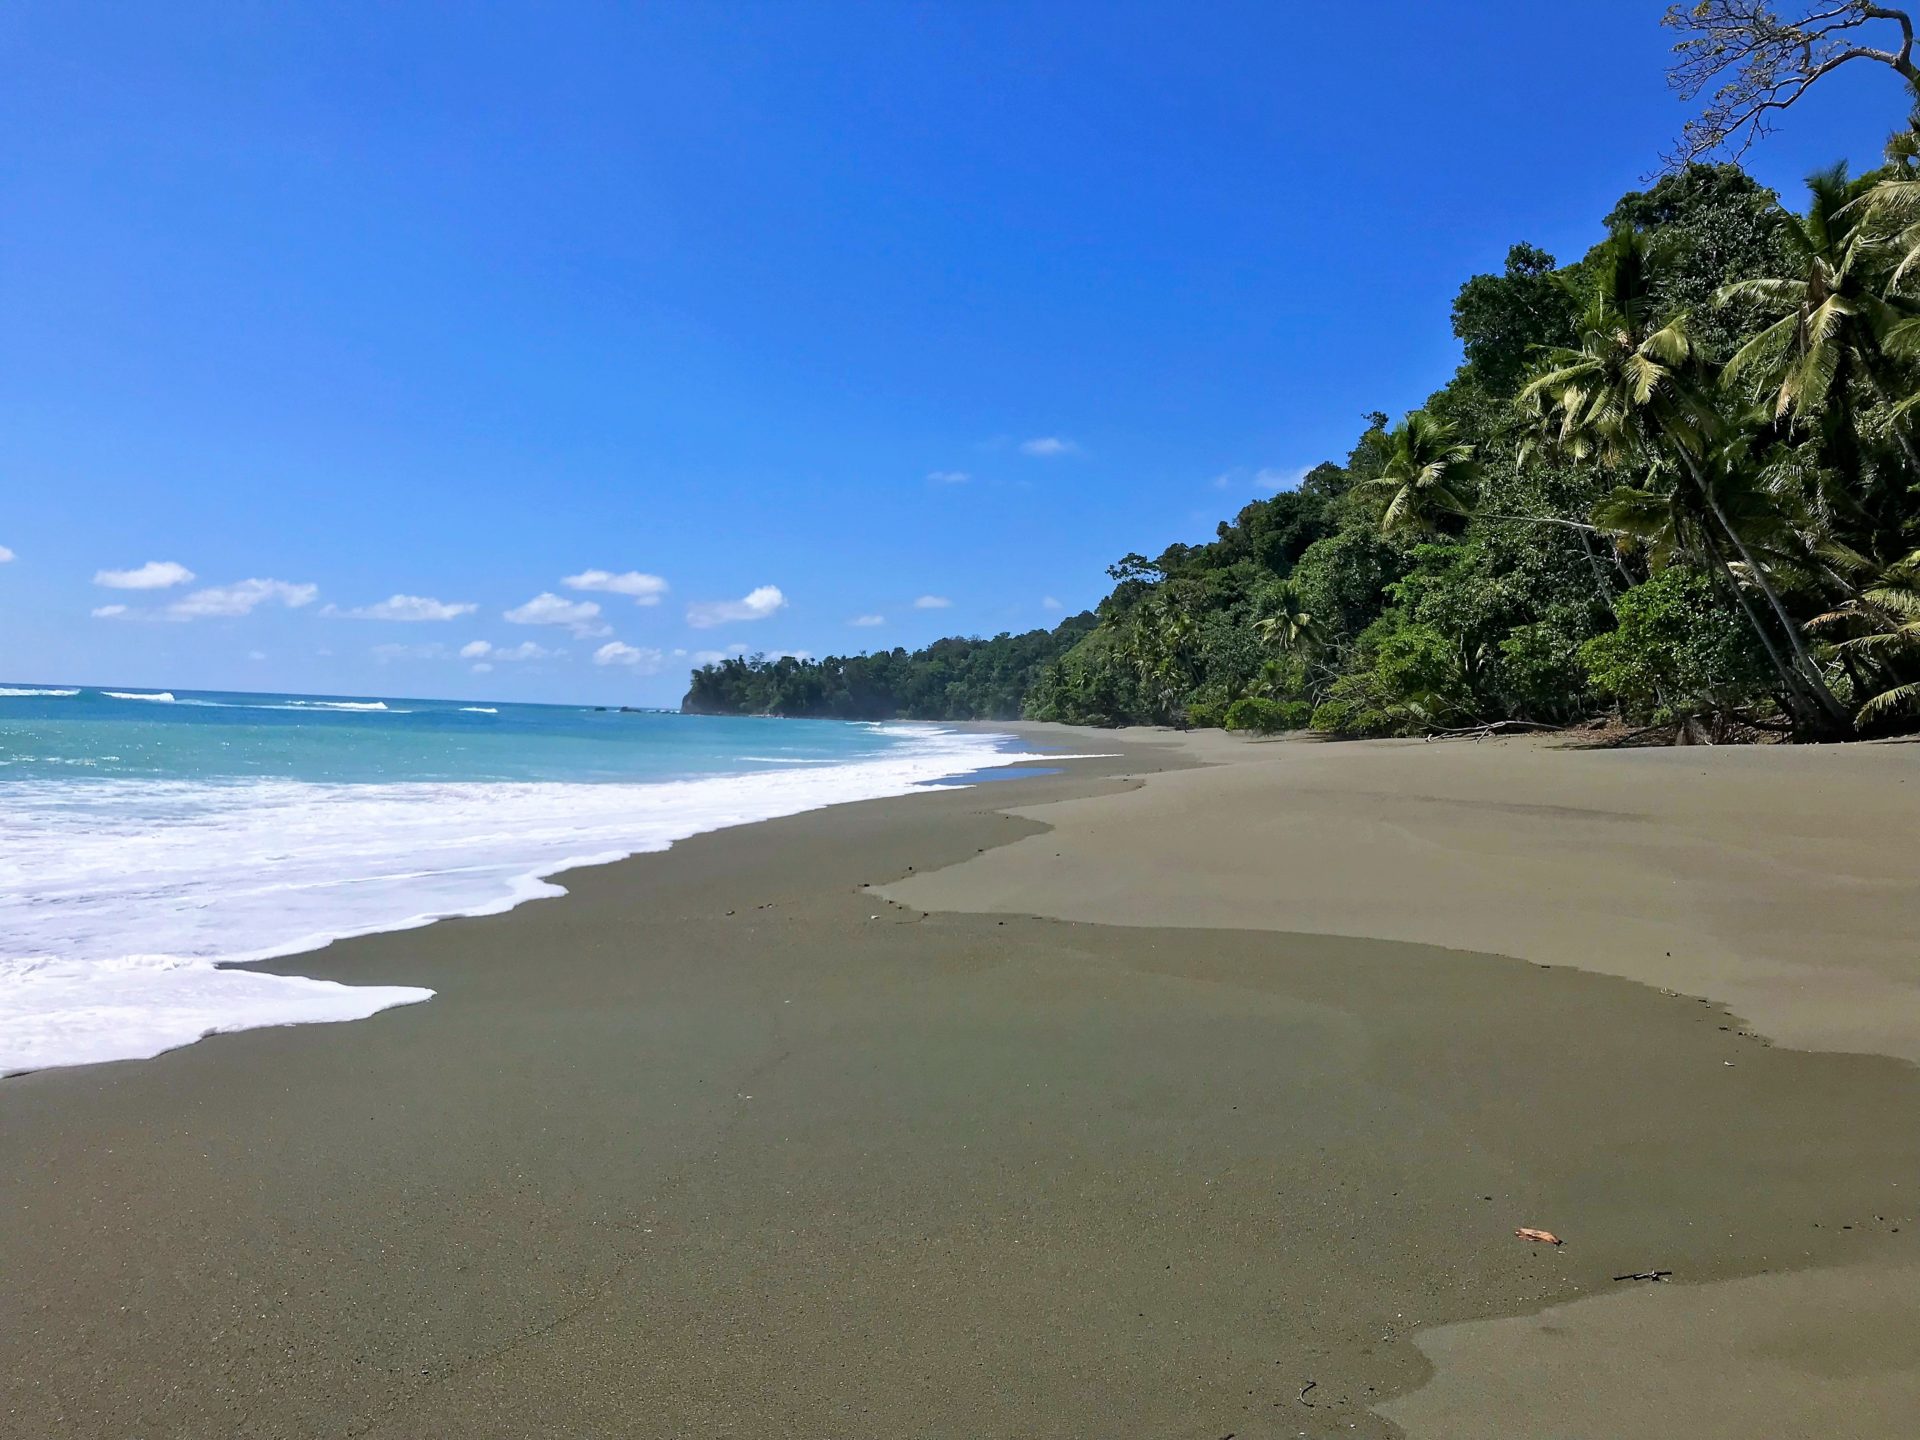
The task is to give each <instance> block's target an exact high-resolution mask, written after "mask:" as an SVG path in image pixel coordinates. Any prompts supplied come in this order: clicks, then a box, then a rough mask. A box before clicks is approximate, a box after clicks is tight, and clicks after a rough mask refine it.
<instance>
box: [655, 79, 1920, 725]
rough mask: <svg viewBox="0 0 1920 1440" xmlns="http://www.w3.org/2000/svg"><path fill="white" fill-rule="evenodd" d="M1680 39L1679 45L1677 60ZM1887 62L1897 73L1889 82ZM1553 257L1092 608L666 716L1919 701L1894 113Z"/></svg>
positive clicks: (711, 677) (1500, 710)
mask: <svg viewBox="0 0 1920 1440" xmlns="http://www.w3.org/2000/svg"><path fill="white" fill-rule="evenodd" d="M1683 53H1684V51H1683ZM1903 73H1904V72H1903ZM1605 232H1606V234H1605V238H1604V239H1603V240H1602V241H1601V242H1600V243H1599V244H1597V245H1596V246H1595V247H1594V248H1593V249H1592V250H1591V251H1589V252H1588V253H1587V254H1586V255H1585V256H1583V257H1581V258H1580V259H1578V260H1577V261H1574V262H1573V263H1570V264H1562V263H1560V262H1559V261H1558V260H1556V259H1555V257H1553V256H1551V255H1548V254H1546V253H1544V252H1543V251H1541V250H1538V249H1535V248H1533V247H1532V246H1529V245H1525V244H1516V245H1514V246H1513V248H1512V249H1511V250H1510V251H1509V253H1508V256H1507V261H1506V265H1505V268H1504V270H1503V271H1502V272H1501V273H1499V274H1492V275H1478V276H1474V277H1473V278H1471V279H1469V280H1468V281H1467V282H1466V283H1465V284H1464V285H1463V286H1462V287H1461V289H1460V291H1459V293H1458V296H1457V298H1456V300H1455V302H1454V307H1453V326H1454V332H1455V334H1456V335H1458V337H1459V338H1460V341H1461V343H1462V350H1463V362H1462V364H1461V365H1460V368H1459V369H1458V371H1457V372H1456V373H1455V375H1454V376H1453V377H1452V378H1451V379H1450V380H1449V381H1448V382H1447V383H1446V384H1445V385H1444V386H1443V387H1442V388H1441V389H1439V390H1438V391H1437V392H1436V393H1434V394H1433V395H1432V396H1431V397H1430V398H1429V399H1428V400H1427V402H1426V404H1425V405H1424V406H1422V407H1421V408H1420V409H1418V410H1416V411H1414V412H1412V413H1411V414H1408V415H1406V416H1404V417H1403V418H1401V419H1399V420H1398V421H1389V418H1388V417H1387V416H1385V415H1374V416H1371V417H1367V418H1366V420H1365V424H1364V428H1363V429H1362V432H1361V433H1360V434H1359V436H1358V437H1357V438H1356V440H1355V442H1354V444H1353V447H1352V450H1351V451H1350V453H1349V454H1348V455H1346V456H1345V457H1344V458H1342V459H1340V460H1338V461H1337V462H1336V461H1329V462H1328V463H1325V464H1322V465H1320V466H1319V467H1318V468H1316V469H1315V470H1313V471H1312V472H1311V473H1309V474H1308V475H1307V476H1306V478H1305V480H1304V481H1303V482H1302V483H1301V484H1300V485H1299V487H1298V488H1297V489H1295V490H1291V491H1286V492H1283V493H1280V494H1277V495H1275V496H1273V497H1272V498H1271V499H1266V500H1260V501H1257V502H1255V503H1253V504H1251V505H1248V506H1247V507H1246V508H1245V509H1243V510H1242V511H1241V512H1240V513H1239V514H1238V515H1237V516H1235V517H1234V518H1233V519H1232V520H1230V521H1226V522H1224V523H1222V524H1221V525H1220V526H1219V528H1218V531H1217V533H1216V536H1215V538H1214V539H1213V540H1212V541H1210V542H1208V543H1206V544H1203V545H1198V546H1190V545H1173V546H1170V547H1168V548H1167V549H1166V550H1164V551H1162V552H1161V553H1160V554H1159V555H1158V556H1157V557H1154V558H1151V559H1149V558H1147V557H1146V556H1144V555H1138V554H1134V555H1128V556H1126V557H1125V558H1124V559H1122V560H1121V561H1119V562H1118V563H1117V564H1115V565H1114V566H1113V567H1112V568H1111V570H1110V572H1109V573H1110V574H1111V576H1112V577H1113V580H1114V582H1115V584H1114V587H1113V590H1112V591H1111V593H1110V594H1109V595H1108V596H1107V597H1106V599H1104V600H1103V601H1102V602H1101V603H1100V605H1099V606H1098V609H1097V612H1096V613H1095V614H1094V615H1091V616H1081V617H1076V618H1075V619H1073V620H1070V621H1067V622H1066V623H1065V624H1063V625H1062V626H1061V627H1059V629H1057V630H1055V631H1053V632H1051V633H1049V632H1043V631H1035V632H1032V633H1031V634H1028V635H1022V636H1006V635H1003V636H1000V637H997V638H996V639H994V640H991V641H978V640H943V641H940V642H938V643H937V644H935V645H933V646H930V647H928V648H927V649H926V650H922V651H916V652H913V653H912V654H907V653H906V652H904V651H898V650H896V651H892V652H888V653H886V654H882V655H873V656H863V657H853V658H834V659H829V660H825V661H819V662H806V663H803V662H797V661H789V660H777V661H764V660H754V661H728V662H726V663H725V664H722V665H719V666H709V667H706V668H705V669H702V670H699V671H696V672H695V674H694V677H693V688H692V690H691V691H690V692H689V694H688V697H687V702H686V703H687V708H690V709H699V710H706V711H713V712H746V711H754V712H771V713H777V714H808V715H845V716H862V717H874V716H884V715H901V716H911V717H917V718H926V719H953V718H970V717H982V718H1005V717H1008V716H1011V715H1013V714H1015V713H1019V714H1023V715H1025V716H1027V717H1030V718H1035V719H1044V720H1061V721H1067V722H1071V723H1076V724H1096V725H1114V724H1123V723H1150V724H1171V725H1194V726H1211V725H1228V726H1231V727H1234V728H1248V729H1258V730H1277V729H1283V728H1304V727H1311V728H1312V729H1315V730H1319V731H1323V732H1327V733H1330V734H1336V735H1351V736H1362V735H1392V734H1422V733H1434V732H1436V731H1445V730H1453V729H1465V728H1471V727H1476V726H1483V725H1489V724H1498V723H1518V724H1536V725H1543V726H1552V725H1561V724H1566V723H1570V722H1574V721H1577V720H1580V719H1583V718H1585V717H1590V716H1596V715H1601V714H1617V715H1618V716H1619V717H1621V718H1622V719H1624V720H1625V721H1627V722H1630V723H1634V724H1638V725H1644V726H1649V727H1662V728H1665V729H1667V730H1669V731H1670V732H1671V733H1672V734H1673V735H1674V736H1676V737H1677V738H1681V739H1699V738H1716V737H1720V736H1725V735H1729V734H1733V733H1749V734H1750V733H1755V732H1761V733H1764V732H1775V733H1779V734H1782V735H1792V736H1795V737H1798V738H1805V739H1834V738H1845V737H1849V736H1853V735H1861V734H1875V733H1884V732H1887V731H1890V730H1896V729H1907V728H1913V727H1914V726H1915V724H1916V719H1917V717H1920V448H1916V447H1917V446H1920V416H1916V415H1915V414H1914V409H1915V407H1916V406H1920V118H1916V120H1915V121H1914V122H1913V123H1912V124H1910V125H1909V127H1908V128H1907V129H1904V130H1902V131H1901V132H1900V133H1898V134H1896V135H1895V136H1894V137H1893V139H1892V140H1891V141H1890V143H1889V145H1888V149H1887V163H1886V164H1885V165H1884V166H1883V167H1882V168H1881V169H1879V170H1877V171H1875V172H1873V173H1871V174H1868V175H1863V176H1859V177H1853V176H1850V175H1848V174H1847V172H1846V170H1845V168H1844V167H1835V168H1834V169H1832V170H1829V171H1826V172H1823V173H1820V174H1817V175H1814V176H1813V177H1811V178H1810V179H1809V181H1808V182H1807V190H1806V193H1805V194H1804V195H1803V196H1799V197H1795V200H1794V203H1793V204H1792V205H1788V204H1784V203H1783V202H1782V200H1781V199H1780V197H1778V196H1776V195H1775V194H1773V193H1772V192H1771V191H1769V190H1766V189H1764V188H1763V187H1761V186H1760V185H1758V184H1757V183H1755V182H1754V181H1753V180H1752V179H1751V178H1750V177H1749V176H1748V175H1747V174H1746V173H1745V172H1744V171H1743V170H1742V169H1741V168H1739V167H1738V166H1737V165H1733V164H1721V165H1707V164H1700V163H1691V162H1690V163H1686V164H1684V165H1683V166H1682V167H1681V168H1679V169H1677V170H1676V171H1674V172H1673V173H1671V174H1669V175H1668V176H1666V177H1665V178H1663V179H1661V180H1660V181H1659V182H1658V183H1657V184H1655V185H1654V186H1653V187H1652V188H1650V189H1648V190H1645V191H1638V192H1634V193H1631V194H1628V195H1626V196H1624V197H1622V199H1621V200H1620V202H1619V203H1618V204H1617V205H1616V206H1615V207H1614V209H1613V211H1612V212H1611V213H1610V214H1609V215H1608V216H1606V217H1605Z"/></svg>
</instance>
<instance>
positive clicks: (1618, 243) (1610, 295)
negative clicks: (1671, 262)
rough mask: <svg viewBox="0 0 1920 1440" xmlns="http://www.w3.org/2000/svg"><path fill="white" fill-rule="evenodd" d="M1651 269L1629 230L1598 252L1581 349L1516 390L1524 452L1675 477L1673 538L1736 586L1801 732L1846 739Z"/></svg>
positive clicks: (1723, 427) (1719, 422)
mask: <svg viewBox="0 0 1920 1440" xmlns="http://www.w3.org/2000/svg"><path fill="white" fill-rule="evenodd" d="M1653 262H1654V257H1653V254H1652V250H1651V246H1650V244H1649V242H1648V240H1647V237H1646V236H1644V235H1642V234H1640V233H1638V232H1636V231H1634V230H1632V229H1631V228H1628V227H1622V228H1621V229H1618V230H1616V231H1615V232H1614V234H1613V235H1612V237H1611V238H1610V239H1608V240H1607V241H1606V242H1605V245H1604V247H1603V249H1602V251H1601V254H1600V270H1599V275H1598V283H1597V284H1596V285H1595V287H1594V289H1593V292H1592V294H1591V296H1590V297H1589V298H1588V302H1587V306H1586V309H1585V311H1584V313H1583V314H1582V316H1581V319H1580V328H1579V339H1578V343H1577V344H1575V345H1574V346H1571V347H1566V348H1560V349H1555V350H1550V351H1548V352H1547V354H1546V359H1545V362H1544V365H1543V367H1542V369H1541V370H1540V372H1539V373H1538V374H1536V375H1535V376H1534V378H1533V379H1532V380H1530V381H1529V382H1528V383H1527V384H1526V385H1525V386H1524V387H1523V388H1522V389H1521V392H1520V395H1519V398H1518V403H1519V406H1520V408H1521V411H1522V413H1523V415H1524V417H1525V424H1526V427H1527V429H1528V430H1529V431H1530V432H1531V433H1530V438H1529V441H1528V448H1529V449H1530V450H1531V449H1534V448H1547V449H1551V450H1554V451H1557V452H1560V453H1562V454H1565V455H1567V456H1569V457H1571V458H1573V459H1575V460H1583V461H1585V460H1597V461H1599V462H1601V463H1604V464H1607V465H1609V466H1618V465H1632V466H1636V467H1638V468H1641V469H1643V470H1645V471H1646V472H1647V473H1648V474H1649V475H1652V476H1658V475H1661V474H1662V473H1664V474H1666V475H1668V476H1670V477H1671V484H1672V486H1673V493H1672V496H1671V504H1672V505H1674V506H1675V507H1677V508H1678V510H1679V511H1680V512H1681V513H1682V514H1683V515H1684V516H1685V517H1686V519H1687V522H1688V523H1685V524H1682V525H1678V526H1676V527H1675V528H1674V531H1673V534H1674V538H1675V540H1676V541H1680V542H1686V541H1692V542H1693V544H1692V545H1691V546H1690V547H1689V548H1691V549H1693V550H1694V551H1695V552H1696V553H1698V554H1699V556H1700V558H1701V559H1702V560H1704V561H1705V562H1706V563H1707V565H1708V566H1709V567H1710V568H1711V569H1713V570H1715V571H1717V572H1718V573H1719V574H1720V576H1721V578H1722V580H1723V582H1726V583H1730V584H1731V585H1732V588H1733V593H1734V594H1735V595H1736V596H1738V598H1739V599H1740V601H1741V608H1742V610H1743V611H1744V612H1745V614H1746V616H1747V619H1748V623H1749V624H1751V625H1752V626H1753V628H1754V630H1755V632H1756V633H1757V634H1758V635H1759V637H1760V639H1761V641H1762V642H1763V644H1764V645H1765V646H1766V649H1767V652H1768V654H1769V656H1771V657H1772V658H1773V659H1774V663H1775V668H1776V670H1777V671H1778V673H1779V675H1780V679H1781V683H1782V686H1783V688H1784V691H1785V694H1786V696H1787V698H1788V703H1789V708H1791V709H1792V710H1794V711H1795V712H1796V714H1797V715H1798V716H1799V718H1800V720H1801V722H1802V723H1803V725H1805V726H1807V727H1808V728H1812V729H1817V730H1823V731H1838V732H1844V731H1845V730H1847V729H1849V728H1851V721H1852V717H1851V715H1850V714H1849V713H1848V711H1847V708H1846V706H1844V705H1843V704H1841V703H1840V701H1839V699H1838V698H1836V697H1835V696H1834V694H1833V692H1832V691H1831V690H1830V689H1829V688H1828V686H1827V683H1826V680H1825V678H1824V677H1823V676H1822V675H1821V673H1820V668H1819V666H1818V665H1816V664H1815V663H1814V660H1813V657H1812V655H1811V653H1810V652H1809V651H1808V649H1807V645H1806V641H1805V639H1804V637H1803V636H1802V635H1801V633H1800V627H1799V625H1798V623H1797V622H1796V621H1795V620H1794V618H1793V616H1792V615H1791V614H1790V613H1789V611H1788V609H1787V607H1786V604H1785V602H1784V601H1783V600H1782V598H1781V596H1780V593H1779V590H1778V588H1777V587H1776V586H1775V585H1774V583H1773V580H1772V577H1771V576H1770V575H1769V573H1768V570H1767V566H1766V564H1765V563H1764V561H1763V560H1762V558H1761V557H1760V556H1759V555H1758V554H1757V553H1756V551H1755V548H1754V547H1753V546H1752V545H1750V544H1749V543H1748V540H1747V531H1748V529H1749V527H1748V526H1744V525H1742V524H1738V523H1736V522H1735V519H1734V517H1733V515H1732V514H1731V513H1730V510H1729V506H1728V503H1727V495H1728V492H1729V491H1730V490H1739V491H1740V492H1741V493H1743V494H1748V493H1751V490H1750V487H1746V486H1742V485H1740V484H1739V483H1738V482H1739V480H1740V478H1741V472H1740V470H1739V468H1738V467H1739V465H1740V463H1741V460H1742V456H1743V448H1742V447H1741V445H1740V444H1739V443H1738V440H1739V437H1738V436H1737V435H1733V436H1730V435H1729V430H1730V427H1729V426H1728V424H1727V423H1726V420H1725V417H1724V416H1723V415H1722V414H1721V412H1720V410H1719V408H1718V407H1717V406H1716V405H1715V404H1714V401H1713V397H1712V392H1711V390H1710V388H1709V386H1708V384H1707V380H1706V367H1705V365H1704V363H1703V362H1702V359H1701V357H1700V355H1699V353H1698V352H1697V351H1696V349H1695V347H1694V344H1693V341H1692V339H1691V337H1690V336H1689V335H1688V333H1687V324H1686V317H1685V316H1684V315H1680V316H1676V317H1673V318H1671V319H1666V320H1664V321H1663V320H1661V319H1660V318H1659V317H1658V315H1657V314H1656V313H1655V310H1654V306H1653V299H1652V294H1651V287H1650V286H1649V284H1648V280H1649V277H1650V272H1651V269H1652V265H1653ZM1649 498H1651V497H1649ZM1736 561H1737V562H1738V565H1739V569H1738V570H1737V571H1736V569H1735V568H1734V567H1735V562H1736ZM1742 580H1744V581H1746V582H1747V583H1749V584H1751V585H1752V586H1753V587H1754V588H1755V589H1757V590H1758V591H1759V592H1760V593H1761V595H1762V596H1763V597H1764V599H1765V603H1766V606H1767V608H1768V609H1769V610H1770V611H1771V612H1772V615H1773V618H1774V621H1775V624H1774V625H1769V624H1767V622H1766V621H1765V620H1764V619H1763V617H1762V616H1761V614H1760V612H1759V611H1758V609H1757V608H1756V607H1755V605H1754V604H1753V603H1752V601H1751V599H1750V598H1749V597H1748V596H1747V594H1746V592H1745V589H1744V588H1743V587H1742V586H1741V584H1740V582H1741V581H1742Z"/></svg>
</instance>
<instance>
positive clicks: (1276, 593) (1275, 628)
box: [1253, 580, 1322, 655]
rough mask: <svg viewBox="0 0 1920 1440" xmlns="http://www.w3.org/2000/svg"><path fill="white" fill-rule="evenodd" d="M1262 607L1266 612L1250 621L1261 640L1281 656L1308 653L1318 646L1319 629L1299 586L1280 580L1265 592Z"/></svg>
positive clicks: (1289, 581) (1319, 640)
mask: <svg viewBox="0 0 1920 1440" xmlns="http://www.w3.org/2000/svg"><path fill="white" fill-rule="evenodd" d="M1263 608H1264V609H1265V610H1266V611H1267V613H1266V614H1265V615H1263V616H1261V618H1260V619H1258V620H1256V621H1254V622H1253V629H1254V633H1255V634H1257V635H1258V636H1259V637H1260V639H1261V641H1262V642H1263V643H1265V644H1267V645H1271V646H1272V647H1273V648H1274V649H1276V650H1278V651H1280V652H1281V653H1282V654H1284V655H1292V654H1302V655H1306V654H1311V653H1312V652H1313V651H1315V650H1317V649H1319V647H1320V644H1321V639H1322V636H1321V626H1320V623H1319V622H1318V621H1317V620H1315V619H1314V618H1313V612H1312V611H1310V610H1308V609H1307V606H1306V601H1305V599H1304V598H1303V597H1302V596H1301V594H1300V587H1299V586H1298V585H1296V584H1294V583H1293V581H1291V580H1282V581H1281V582H1280V583H1279V584H1278V585H1276V586H1274V588H1273V589H1272V590H1271V591H1270V592H1268V594H1267V596H1266V597H1265V600H1264V605H1263Z"/></svg>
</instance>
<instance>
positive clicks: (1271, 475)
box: [1253, 465, 1313, 490]
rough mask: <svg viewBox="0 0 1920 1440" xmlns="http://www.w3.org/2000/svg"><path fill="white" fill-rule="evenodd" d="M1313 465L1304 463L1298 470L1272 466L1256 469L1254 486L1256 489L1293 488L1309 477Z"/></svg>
mask: <svg viewBox="0 0 1920 1440" xmlns="http://www.w3.org/2000/svg"><path fill="white" fill-rule="evenodd" d="M1312 469H1313V467H1312V466H1311V465H1302V466H1301V467H1300V468H1299V469H1298V470H1275V469H1273V468H1272V467H1270V466H1266V467H1262V468H1261V469H1259V470H1256V471H1254V474H1253V488H1254V489H1256V490H1292V489H1294V488H1295V487H1296V486H1298V485H1299V483H1300V482H1301V481H1302V480H1304V479H1306V478H1307V475H1308V474H1309V473H1310V472H1311V471H1312Z"/></svg>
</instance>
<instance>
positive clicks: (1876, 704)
mask: <svg viewBox="0 0 1920 1440" xmlns="http://www.w3.org/2000/svg"><path fill="white" fill-rule="evenodd" d="M1807 628H1808V629H1809V630H1813V631H1840V632H1843V633H1844V634H1845V635H1846V638H1845V639H1842V640H1840V641H1838V642H1837V643H1835V645H1834V647H1833V648H1834V652H1835V654H1836V655H1838V656H1839V657H1840V659H1841V660H1842V661H1843V662H1845V663H1846V665H1847V668H1848V671H1849V673H1850V674H1851V675H1852V676H1853V678H1854V684H1855V691H1856V693H1855V697H1854V698H1855V699H1856V700H1859V701H1860V705H1859V709H1858V711H1857V718H1858V720H1859V722H1860V723H1861V724H1862V725H1869V724H1873V723H1875V722H1877V721H1882V720H1888V719H1892V718H1893V717H1894V716H1896V715H1900V714H1915V713H1920V550H1916V551H1914V552H1913V553H1912V554H1911V555H1908V556H1907V557H1906V558H1905V559H1903V560H1900V561H1898V562H1896V563H1895V564H1892V565H1889V566H1887V567H1886V568H1885V569H1883V570H1882V571H1881V572H1880V573H1879V574H1878V575H1877V576H1876V577H1875V578H1874V580H1873V582H1872V583H1871V584H1869V585H1867V586H1866V587H1865V588H1864V589H1862V590H1861V591H1860V593H1859V594H1857V595H1855V596H1853V597H1851V598H1850V599H1848V600H1846V601H1845V602H1843V603H1842V604H1841V605H1839V606H1838V607H1836V608H1835V609H1833V610H1830V611H1828V612H1827V613H1826V614H1824V615H1817V616H1815V617H1814V618H1813V619H1812V620H1809V621H1808V622H1807ZM1863 694H1864V695H1865V696H1866V698H1865V699H1864V700H1861V696H1862V695H1863Z"/></svg>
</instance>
